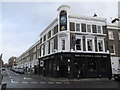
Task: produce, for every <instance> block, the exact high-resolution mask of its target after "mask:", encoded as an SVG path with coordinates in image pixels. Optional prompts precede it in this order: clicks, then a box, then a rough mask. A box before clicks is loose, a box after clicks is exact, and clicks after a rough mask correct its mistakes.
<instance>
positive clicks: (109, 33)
mask: <svg viewBox="0 0 120 90" xmlns="http://www.w3.org/2000/svg"><path fill="white" fill-rule="evenodd" d="M108 35H109V39H114V37H113V32H112V31H108Z"/></svg>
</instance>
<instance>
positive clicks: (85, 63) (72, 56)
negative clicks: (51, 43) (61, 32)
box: [39, 52, 112, 79]
mask: <svg viewBox="0 0 120 90" xmlns="http://www.w3.org/2000/svg"><path fill="white" fill-rule="evenodd" d="M39 74H40V75H43V76H45V77H55V78H59V77H64V78H70V79H74V78H98V77H99V78H109V79H110V78H112V71H111V60H110V55H109V54H96V53H65V52H64V53H63V52H62V53H56V54H53V55H50V56H46V57H43V58H40V59H39Z"/></svg>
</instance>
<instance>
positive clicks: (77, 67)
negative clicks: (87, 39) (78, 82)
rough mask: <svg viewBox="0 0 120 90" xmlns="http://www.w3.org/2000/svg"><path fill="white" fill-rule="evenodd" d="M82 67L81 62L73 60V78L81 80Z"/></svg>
mask: <svg viewBox="0 0 120 90" xmlns="http://www.w3.org/2000/svg"><path fill="white" fill-rule="evenodd" d="M83 67H84V63H83V61H82V60H75V61H74V68H75V71H74V72H75V74H74V77H75V78H83V77H84V76H83V75H84V74H83V73H84V72H83Z"/></svg>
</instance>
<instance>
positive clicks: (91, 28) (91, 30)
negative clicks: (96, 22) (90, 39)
mask: <svg viewBox="0 0 120 90" xmlns="http://www.w3.org/2000/svg"><path fill="white" fill-rule="evenodd" d="M88 25H90V27H91V32H88ZM86 32H87V33H92V32H93V31H92V25H91V24H86Z"/></svg>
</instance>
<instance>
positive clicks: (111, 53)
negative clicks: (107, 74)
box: [110, 45, 115, 55]
mask: <svg viewBox="0 0 120 90" xmlns="http://www.w3.org/2000/svg"><path fill="white" fill-rule="evenodd" d="M113 50H114V53H111V52H110V54H111V55H115V45H113Z"/></svg>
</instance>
